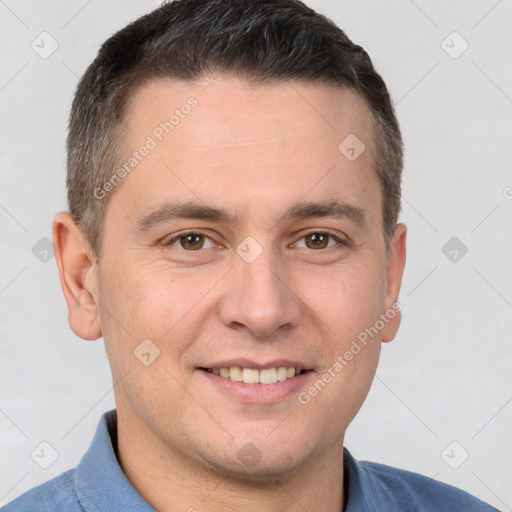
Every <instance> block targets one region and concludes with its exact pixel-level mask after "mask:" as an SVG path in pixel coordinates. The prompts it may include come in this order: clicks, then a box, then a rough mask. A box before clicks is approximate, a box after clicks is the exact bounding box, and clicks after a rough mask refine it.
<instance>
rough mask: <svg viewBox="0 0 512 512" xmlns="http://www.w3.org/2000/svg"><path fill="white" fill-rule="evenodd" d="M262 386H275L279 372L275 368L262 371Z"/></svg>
mask: <svg viewBox="0 0 512 512" xmlns="http://www.w3.org/2000/svg"><path fill="white" fill-rule="evenodd" d="M260 382H261V384H274V383H276V382H277V370H276V369H275V368H265V369H264V370H260Z"/></svg>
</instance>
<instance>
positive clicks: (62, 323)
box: [0, 0, 512, 510]
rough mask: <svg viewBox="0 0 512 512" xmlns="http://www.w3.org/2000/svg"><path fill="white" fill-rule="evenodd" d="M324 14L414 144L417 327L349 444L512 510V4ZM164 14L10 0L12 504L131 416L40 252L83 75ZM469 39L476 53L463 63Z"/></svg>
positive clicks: (3, 489)
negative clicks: (349, 42) (36, 453)
mask: <svg viewBox="0 0 512 512" xmlns="http://www.w3.org/2000/svg"><path fill="white" fill-rule="evenodd" d="M307 3H308V4H309V5H311V6H312V7H313V8H315V9H317V10H318V11H320V12H322V13H325V14H327V15H328V16H329V17H331V18H332V19H333V20H334V21H335V22H336V23H337V24H338V25H339V26H340V27H341V28H343V29H344V30H345V31H346V32H347V34H348V35H349V37H351V38H352V39H353V40H354V41H355V42H357V43H359V44H361V45H362V46H364V47H365V48H366V50H367V51H368V52H369V54H370V55H371V57H372V59H373V61H374V64H375V65H376V67H377V69H378V70H379V72H380V73H381V74H382V75H383V77H384V79H385V80H386V82H387V84H388V86H389V88H390V91H391V94H392V96H393V98H394V101H395V103H396V105H397V114H398V117H399V120H400V122H401V127H402V130H403V135H404V139H405V144H406V167H405V176H404V186H403V212H402V215H401V220H402V221H404V222H406V223H407V225H408V227H409V237H408V260H407V265H406V270H405V276H404V281H403V286H402V291H401V295H400V301H401V302H402V304H403V306H404V312H403V322H402V327H401V328H400V331H399V333H398V336H397V338H396V340H395V341H394V342H392V343H390V344H387V345H385V346H384V347H383V353H382V360H381V363H380V366H379V370H378V373H377V378H376V379H375V382H374V384H373V388H372V390H371V392H370V396H369V398H368V400H367V401H366V403H365V405H364V406H363V408H362V410H361V412H360V414H359V415H358V416H357V418H356V420H355V421H354V422H353V424H352V425H351V427H350V428H349V431H348V433H347V438H346V446H347V447H348V448H349V449H350V450H351V452H352V453H353V454H354V455H355V456H356V457H357V458H360V459H369V460H373V461H377V462H382V463H386V464H390V465H394V466H398V467H401V468H406V469H409V470H412V471H417V472H421V473H423V474H425V475H428V476H430V477H432V478H435V479H437V480H441V481H444V482H448V483H451V484H454V485H457V486H459V487H462V488H463V489H466V490H467V491H469V492H471V493H473V494H475V495H476V496H478V497H480V498H481V499H483V500H485V501H487V502H489V503H491V504H493V505H495V506H496V507H498V508H499V509H501V510H512V470H511V464H510V461H511V460H512V439H511V437H512V436H511V431H512V430H511V420H512V403H511V402H512V386H511V384H512V358H511V354H512V348H511V342H512V340H511V332H512V315H511V307H512V289H511V282H512V281H511V270H512V267H511V261H512V258H511V256H512V250H511V249H512V242H511V236H510V222H509V221H510V213H511V208H512V200H510V198H511V197H512V188H510V187H511V186H512V176H511V175H510V172H509V171H510V164H511V161H512V155H511V152H512V150H511V147H512V144H511V141H512V138H511V136H512V133H511V131H512V129H511V123H510V114H511V110H512V109H511V107H512V99H511V98H512V83H511V82H512V80H511V74H510V64H511V60H512V59H511V55H510V48H511V39H512V32H511V31H510V27H511V26H512V25H511V21H512V2H511V1H510V0H500V1H496V0H486V1H483V0H482V1H468V0H464V1H462V0H461V1H451V2H427V1H426V0H416V1H415V2H413V1H411V0H396V1H382V0H380V1H369V0H365V1H359V2H356V1H345V0H343V1H334V0H322V1H320V0H317V1H309V2H307ZM156 5H157V2H147V3H144V2H141V1H137V2H135V1H131V2H127V1H108V2H106V1H103V2H100V1H99V0H92V1H91V0H89V1H86V0H73V1H66V2H64V1H60V2H56V1H44V2H43V1H42V0H40V1H35V0H34V1H27V0H25V1H17V2H15V1H14V0H4V1H0V17H1V21H2V31H1V32H0V38H1V47H2V54H1V55H2V57H1V62H0V66H1V69H0V108H1V118H2V124H1V128H0V129H1V133H0V150H1V153H0V155H1V156H0V158H1V161H0V169H1V187H0V194H1V196H0V220H1V240H2V244H1V254H0V257H1V260H0V261H1V262H2V264H1V269H0V304H1V317H0V326H1V331H0V332H1V353H0V375H1V379H2V381H1V382H2V386H1V391H0V460H1V468H0V504H1V503H7V502H8V501H11V500H12V499H13V498H15V497H16V496H18V495H19V494H21V493H22V492H24V491H26V490H27V489H29V488H31V487H33V486H34V485H36V484H39V483H42V482H44V481H46V480H48V479H50V478H52V477H54V476H56V475H58V474H60V473H61V472H62V471H65V470H67V469H69V468H71V467H74V466H75V465H76V464H77V463H78V461H79V459H80V457H81V456H82V454H83V453H84V452H85V450H86V449H87V447H88V446H89V443H90V441H91V438H92V435H93V433H94V430H95V428H96V425H97V422H98V419H99V417H100V416H101V414H102V413H103V412H104V411H106V410H109V409H111V408H113V407H114V400H113V392H112V384H111V379H110V373H109V367H108V364H107V359H106V355H105V352H104V348H103V343H102V341H101V340H98V341H96V342H86V341H83V340H80V339H78V338H77V337H76V336H75V335H74V334H73V333H72V331H71V330H70V328H69V326H68V323H67V310H66V306H65V302H64V299H63V296H62V293H61V289H60V284H59V280H58V275H57V269H56V265H55V260H54V259H53V258H52V259H51V260H50V261H48V262H47V263H43V262H41V261H40V260H39V259H38V258H37V257H36V256H35V255H34V254H33V253H32V247H33V246H34V245H35V244H36V243H37V242H38V241H39V240H40V239H41V238H43V237H51V228H50V226H51V220H52V216H53V214H54V213H55V212H56V211H58V210H61V209H65V207H66V202H65V189H64V180H65V152H64V142H65V136H66V123H67V117H68V112H69V107H70V103H71V100H72V95H73V92H74V88H75V85H76V82H77V79H78V77H79V76H81V74H82V73H83V72H84V70H85V68H86V66H87V65H88V64H89V63H90V62H91V61H92V59H93V58H94V56H95V54H96V52H97V50H98V48H99V45H100V44H101V43H102V42H103V41H104V40H105V39H106V38H107V37H108V36H110V35H111V34H112V33H113V32H115V31H116V30H117V29H119V28H121V27H122V26H124V25H125V24H126V23H127V22H128V21H131V20H132V19H134V18H136V17H138V16H139V15H141V14H143V13H145V12H147V11H148V10H149V9H151V8H152V7H155V6H156ZM43 31H47V32H48V33H49V34H51V36H52V37H53V38H54V39H55V40H56V41H57V42H58V45H59V46H58V48H57V50H56V51H55V52H54V53H53V54H52V55H51V56H49V57H48V58H46V59H43V58H41V57H40V56H39V55H38V54H37V53H36V52H35V51H34V50H33V49H32V48H31V42H32V41H34V40H35V41H36V43H37V44H39V46H42V44H43V43H41V37H43V36H39V34H40V33H41V32H43ZM453 31H457V32H458V33H459V34H460V36H462V38H464V40H465V41H467V43H468V44H469V48H468V49H467V50H466V51H465V52H464V53H463V54H462V55H460V56H458V58H452V56H453V55H454V54H457V53H459V52H460V50H461V49H462V48H463V46H462V45H463V44H464V43H463V41H462V39H460V38H459V36H457V35H455V36H453V35H452V36H451V37H449V38H448V39H447V40H446V38H447V36H449V35H450V34H451V33H452V32H453ZM44 37H47V36H44ZM444 40H446V42H445V43H444V45H443V46H444V47H445V48H446V49H447V50H448V51H450V52H451V53H452V56H450V55H448V54H447V53H446V51H445V50H444V49H443V47H442V44H443V43H442V42H443V41H444ZM44 44H45V48H46V49H48V48H50V42H49V40H48V39H47V40H46V42H45V43H44ZM450 47H451V48H450ZM41 51H42V50H41ZM507 187H509V188H507ZM453 236H456V237H458V239H459V240H460V241H462V242H463V243H464V244H465V246H467V248H468V252H467V254H465V255H464V256H463V257H460V255H461V253H460V251H459V253H458V261H456V262H453V261H450V259H449V258H448V257H447V256H445V254H443V252H442V248H443V246H444V245H445V244H446V243H447V242H448V240H449V239H451V238H452V237H453ZM452 256H453V255H452ZM42 441H47V442H49V443H50V444H51V445H52V446H53V447H54V448H55V450H56V451H57V452H58V455H59V456H58V458H57V460H56V461H55V462H54V463H53V464H52V465H51V466H50V467H49V468H48V469H46V470H45V469H42V468H41V467H39V466H38V465H37V464H36V462H34V460H33V459H32V458H31V452H32V451H33V450H34V449H36V448H37V447H38V446H39V445H40V443H41V442H42ZM452 441H456V442H457V443H458V444H457V445H455V447H454V448H453V446H452V448H453V451H452V449H449V450H448V455H449V457H446V456H445V459H443V457H442V456H441V453H442V452H443V450H444V449H445V448H446V447H447V446H448V445H449V444H450V443H451V442H452ZM39 450H40V449H39ZM462 450H466V451H467V452H468V453H469V458H468V459H467V460H466V461H465V462H464V463H463V464H462V465H461V466H460V467H459V468H458V469H452V468H451V467H450V466H449V465H448V464H447V462H446V461H445V460H448V461H449V462H450V463H451V464H452V465H455V464H456V463H457V462H460V460H462V456H463V455H464V452H463V451H462Z"/></svg>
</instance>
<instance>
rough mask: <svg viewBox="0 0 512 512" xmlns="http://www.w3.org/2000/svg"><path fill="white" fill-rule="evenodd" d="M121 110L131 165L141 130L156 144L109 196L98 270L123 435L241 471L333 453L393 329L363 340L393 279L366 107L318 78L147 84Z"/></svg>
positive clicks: (278, 469)
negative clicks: (254, 83) (255, 83)
mask: <svg viewBox="0 0 512 512" xmlns="http://www.w3.org/2000/svg"><path fill="white" fill-rule="evenodd" d="M208 84H209V85H208ZM190 97H193V98H194V99H195V101H197V104H195V105H194V106H193V107H192V108H190V109H189V108H181V106H182V105H184V104H186V103H187V100H188V99H189V98H190ZM192 103H193V102H192ZM189 104H190V102H189ZM175 109H179V110H180V109H181V110H180V112H181V116H179V117H180V120H179V122H178V123H176V124H175V125H174V126H173V128H172V130H169V133H168V134H167V133H165V131H163V132H162V130H158V129H157V127H158V126H160V123H162V122H164V123H165V122H166V121H168V120H169V118H170V116H171V115H172V114H173V112H174V111H175ZM184 112H188V113H186V114H184ZM125 114H126V115H125V122H126V124H127V125H128V128H129V130H127V132H126V133H127V135H126V137H125V140H124V146H125V148H126V150H127V152H126V155H125V156H126V159H128V157H129V156H130V154H131V152H132V151H136V150H139V148H140V147H141V146H143V145H145V144H148V136H150V137H151V139H152V140H153V142H154V143H155V144H156V146H155V147H153V148H151V149H150V150H149V152H148V154H147V156H145V157H143V158H142V159H141V161H140V162H138V163H137V165H136V166H135V167H134V168H133V170H131V172H130V174H129V175H128V176H127V177H126V178H124V180H123V182H122V183H121V184H119V185H117V187H118V188H117V190H115V191H113V192H110V194H111V197H109V198H108V200H109V205H108V209H107V213H106V218H105V225H104V228H105V229H104V237H103V241H102V248H103V256H102V259H101V261H100V263H99V273H98V278H99V288H98V299H99V303H100V317H101V330H102V333H103V337H104V339H105V343H106V348H107V352H108V356H109V360H110V364H111V366H112V370H113V373H114V377H115V379H120V381H119V384H118V385H117V386H116V403H117V408H118V415H119V418H120V429H121V430H120V431H121V432H122V429H125V431H126V432H128V431H130V432H131V434H130V435H143V434H144V435H145V436H146V438H147V437H150V438H152V440H153V441H154V442H155V443H157V444H158V445H159V446H161V448H162V450H163V451H162V453H172V454H174V456H176V457H181V458H183V459H184V460H185V459H186V460H188V461H189V462H190V461H192V462H195V463H199V464H201V465H202V466H203V467H204V466H206V467H210V468H216V470H217V471H224V472H228V473H243V474H245V475H246V476H248V475H253V476H256V475H258V474H267V475H268V474H272V473H273V474H279V473H284V472H289V471H291V470H293V469H294V468H297V467H299V465H301V464H303V463H304V462H307V461H313V460H315V459H318V458H320V457H322V456H325V455H326V454H327V453H329V452H332V450H333V449H336V448H339V449H340V450H341V446H342V442H343V435H344V432H345V429H346V428H347V426H348V425H349V423H350V421H351V420H352V419H353V417H354V416H355V414H356V412H357V411H358V409H359V408H360V406H361V404H362V402H363V401H364V399H365V397H366V394H367V392H368V390H369V387H370V384H371V381H372V378H373V372H374V371H375V368H376V366H377V361H378V356H379V350H380V341H381V340H382V339H383V338H384V339H385V340H390V339H392V337H393V336H394V334H395V332H396V329H397V327H398V315H397V316H396V317H395V318H394V319H393V320H388V321H386V322H385V326H384V328H383V329H382V328H381V329H380V332H379V333H378V334H377V335H375V336H374V337H373V338H372V337H371V336H370V337H368V339H367V343H366V344H363V343H361V341H358V335H360V333H362V332H364V331H365V329H368V328H371V327H374V326H375V324H376V321H377V320H378V319H379V315H381V314H384V313H385V312H386V310H389V309H390V308H392V305H393V303H394V301H395V300H396V294H397V293H398V287H399V281H400V278H401V269H400V271H399V272H397V273H396V272H391V273H389V272H387V268H386V265H387V262H388V260H387V258H386V251H385V244H384V239H383V234H382V214H381V207H382V206H381V205H382V197H381V191H380V188H379V182H378V178H377V176H376V174H375V171H374V162H373V158H374V157H375V148H374V142H373V140H372V128H371V117H370V113H369V110H368V108H367V107H366V105H365V103H364V101H363V100H362V99H361V98H360V97H359V96H358V95H356V94H355V93H354V92H352V91H349V90H343V89H340V88H333V87H328V86H324V85H306V84H302V83H291V84H274V85H265V86H261V87H258V88H255V87H250V86H248V85H247V84H245V83H243V82H237V81H233V80H227V79H223V78H217V79H216V80H214V81H213V82H211V83H209V82H208V81H206V80H205V81H201V82H196V83H193V84H190V83H189V84H178V83H176V82H172V81H160V82H156V81H154V82H151V83H149V84H147V85H146V86H144V87H143V88H142V89H140V90H139V91H138V92H136V93H135V95H134V96H133V98H132V101H131V102H130V105H129V107H128V109H127V110H126V112H125ZM175 121H176V120H175V119H174V122H175ZM167 128H168V129H169V127H168V126H167ZM155 129H156V131H155ZM155 134H158V136H157V135H155ZM351 134H352V135H351ZM354 135H355V136H357V138H358V139H359V140H360V141H362V143H364V145H365V146H366V148H365V150H364V151H363V152H362V153H361V154H360V155H359V156H358V157H357V158H355V159H354V158H353V157H354V155H355V156H357V153H358V152H359V151H360V150H361V148H362V146H361V145H356V146H354V144H355V143H354V141H356V142H357V140H356V139H354V138H353V136H354ZM348 136H351V137H352V138H349V139H348V142H346V143H345V146H347V144H348V148H347V147H345V146H343V145H342V151H340V149H339V146H340V143H342V142H343V141H344V140H345V139H346V138H347V137H348ZM159 138H161V140H159ZM357 144H359V143H357ZM149 146H153V144H152V143H151V142H149ZM350 147H354V151H351V150H350ZM348 157H350V158H348ZM123 158H124V157H123ZM104 200H106V199H104ZM184 203H187V204H188V206H189V207H190V206H191V205H195V208H189V210H188V211H185V210H183V208H182V207H183V205H184ZM334 204H337V205H338V208H334V207H333V205H334ZM329 206H330V207H331V211H327V210H329V208H328V207H329ZM213 210H222V212H223V217H222V218H220V217H219V215H218V213H219V212H216V213H215V215H206V213H210V214H212V213H213ZM156 212H159V213H156ZM180 212H184V214H183V215H184V216H180ZM322 212H323V214H322ZM177 214H178V215H177ZM391 253H392V254H393V248H392V251H391ZM398 266H400V264H399V265H398ZM388 270H389V269H388ZM377 325H378V326H379V324H377ZM380 327H382V324H381V325H380ZM360 339H361V338H360ZM143 340H151V341H150V342H148V341H145V342H144V344H143V345H141V346H140V347H139V345H140V344H141V342H142V341H143ZM354 341H356V342H357V344H358V345H359V348H360V350H359V351H357V350H356V349H355V348H353V347H354V345H353V342H354ZM138 347H139V348H138ZM155 347H158V349H159V351H160V353H159V356H158V357H157V358H156V359H154V361H153V362H151V361H152V360H153V358H154V357H155V356H156V355H157V354H158V351H157V349H156V348H155ZM351 347H352V349H351ZM350 350H352V353H353V357H352V358H350V360H348V361H347V358H346V357H344V354H345V353H346V352H347V351H350ZM134 351H135V354H134ZM356 352H357V353H356ZM136 354H137V355H138V357H137V355H136ZM338 356H341V357H342V360H343V363H340V359H339V358H338ZM337 361H338V362H339V363H340V364H341V369H340V366H339V365H336V364H335V363H336V362H337ZM149 362H151V364H147V363H149ZM144 363H146V364H144ZM227 367H241V368H242V369H243V368H246V369H247V370H248V371H245V372H243V371H242V376H243V378H244V379H245V380H250V379H254V378H255V377H256V379H257V378H258V377H259V378H261V379H262V380H265V379H268V381H270V382H271V381H273V380H275V379H276V377H279V378H281V379H282V378H284V376H285V375H291V374H292V373H293V372H292V371H291V370H286V372H285V371H284V370H282V369H281V370H279V367H281V368H283V367H287V368H294V367H295V368H299V369H301V370H306V371H305V372H303V373H301V374H300V375H297V376H295V377H292V378H286V380H282V381H279V380H278V381H277V382H275V383H273V384H264V383H245V382H243V381H242V382H239V381H237V380H232V379H237V378H238V379H239V378H240V371H238V370H236V369H235V370H231V373H230V377H226V376H222V375H217V374H216V373H219V372H220V371H221V370H220V368H227ZM272 368H276V370H273V369H272ZM208 369H212V370H214V371H212V372H210V371H208ZM262 369H266V370H267V371H265V372H260V373H259V372H257V371H256V372H255V371H254V370H262ZM288 372H290V373H288ZM326 372H327V373H329V374H330V376H331V378H330V379H328V378H327V377H325V373H326ZM222 373H223V374H224V375H225V374H226V370H222ZM322 376H324V377H322ZM319 379H320V380H321V381H322V382H323V385H322V384H318V381H319ZM322 379H323V380H322ZM326 381H327V382H326ZM315 383H317V385H316V388H315V389H316V390H317V392H316V393H315V391H310V388H312V387H313V388H314V387H315ZM123 425H124V426H123ZM127 425H129V427H128V426H127ZM135 433H137V434H135Z"/></svg>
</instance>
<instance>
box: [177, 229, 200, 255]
mask: <svg viewBox="0 0 512 512" xmlns="http://www.w3.org/2000/svg"><path fill="white" fill-rule="evenodd" d="M178 240H179V242H180V245H181V247H183V249H187V250H189V251H196V250H198V249H202V247H203V245H204V235H199V234H196V233H191V234H188V235H185V236H180V237H179V238H178Z"/></svg>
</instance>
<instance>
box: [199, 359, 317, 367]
mask: <svg viewBox="0 0 512 512" xmlns="http://www.w3.org/2000/svg"><path fill="white" fill-rule="evenodd" d="M232 366H238V367H240V368H254V369H256V370H264V369H266V368H279V367H280V366H286V367H287V368H298V369H299V370H309V369H310V367H309V366H307V365H305V364H304V363H301V362H299V361H297V360H292V359H272V360H269V361H254V360H252V359H246V358H240V359H226V360H224V361H217V362H215V363H213V362H212V363H207V364H204V365H201V366H199V367H198V368H231V367H232Z"/></svg>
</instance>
